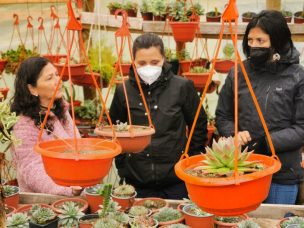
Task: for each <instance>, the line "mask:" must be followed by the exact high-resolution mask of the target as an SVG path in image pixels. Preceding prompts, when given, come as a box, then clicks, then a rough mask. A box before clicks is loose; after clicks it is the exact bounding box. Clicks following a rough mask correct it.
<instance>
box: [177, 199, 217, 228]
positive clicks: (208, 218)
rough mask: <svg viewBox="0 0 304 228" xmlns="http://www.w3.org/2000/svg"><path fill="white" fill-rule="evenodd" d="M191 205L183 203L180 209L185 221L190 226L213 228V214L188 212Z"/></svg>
mask: <svg viewBox="0 0 304 228" xmlns="http://www.w3.org/2000/svg"><path fill="white" fill-rule="evenodd" d="M191 207H193V205H191V204H188V205H185V206H184V207H183V209H182V211H183V214H184V217H185V223H186V225H188V226H190V227H191V228H201V227H204V228H213V227H214V215H213V214H206V215H193V214H191V213H190V212H189V209H190V208H191Z"/></svg>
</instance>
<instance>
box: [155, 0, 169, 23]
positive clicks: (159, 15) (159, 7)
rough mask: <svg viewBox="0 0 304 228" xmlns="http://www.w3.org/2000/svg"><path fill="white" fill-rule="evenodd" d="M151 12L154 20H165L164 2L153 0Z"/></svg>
mask: <svg viewBox="0 0 304 228" xmlns="http://www.w3.org/2000/svg"><path fill="white" fill-rule="evenodd" d="M152 13H153V19H154V21H164V20H166V14H167V11H166V4H165V2H164V1H163V0H154V1H153V2H152Z"/></svg>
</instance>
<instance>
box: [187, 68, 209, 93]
mask: <svg viewBox="0 0 304 228" xmlns="http://www.w3.org/2000/svg"><path fill="white" fill-rule="evenodd" d="M183 75H184V76H185V77H186V78H188V79H189V80H191V81H193V82H194V86H195V88H198V89H202V88H204V87H205V85H206V82H207V79H208V76H209V72H206V73H192V72H186V73H183Z"/></svg>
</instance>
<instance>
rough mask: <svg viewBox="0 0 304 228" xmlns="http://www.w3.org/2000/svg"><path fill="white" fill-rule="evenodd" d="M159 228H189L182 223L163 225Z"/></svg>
mask: <svg viewBox="0 0 304 228" xmlns="http://www.w3.org/2000/svg"><path fill="white" fill-rule="evenodd" d="M160 228H190V227H189V226H187V225H185V224H183V223H176V224H171V225H164V226H161V227H160Z"/></svg>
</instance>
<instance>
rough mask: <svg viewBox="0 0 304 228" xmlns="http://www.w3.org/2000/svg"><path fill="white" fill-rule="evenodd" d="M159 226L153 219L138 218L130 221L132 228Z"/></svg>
mask: <svg viewBox="0 0 304 228" xmlns="http://www.w3.org/2000/svg"><path fill="white" fill-rule="evenodd" d="M157 224H158V222H157V220H155V219H153V218H152V217H146V216H138V217H135V218H133V219H132V220H131V221H130V226H131V228H143V227H145V228H146V227H154V226H156V225H157Z"/></svg>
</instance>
